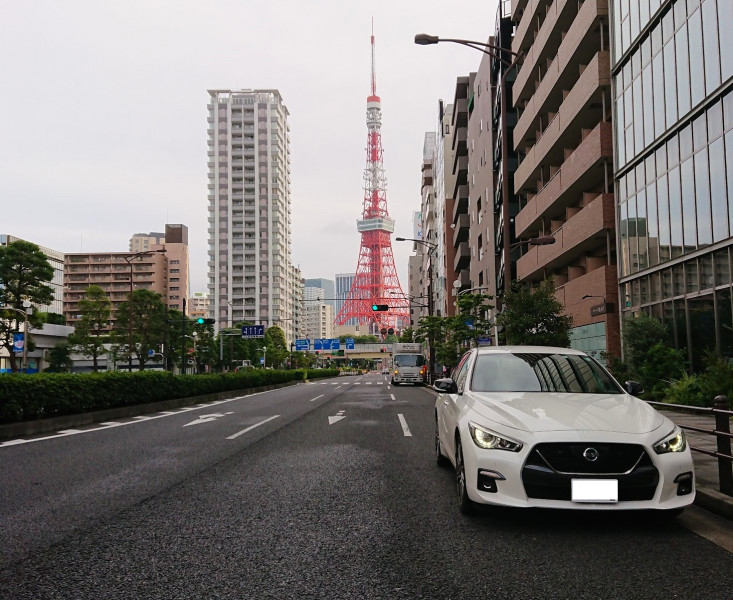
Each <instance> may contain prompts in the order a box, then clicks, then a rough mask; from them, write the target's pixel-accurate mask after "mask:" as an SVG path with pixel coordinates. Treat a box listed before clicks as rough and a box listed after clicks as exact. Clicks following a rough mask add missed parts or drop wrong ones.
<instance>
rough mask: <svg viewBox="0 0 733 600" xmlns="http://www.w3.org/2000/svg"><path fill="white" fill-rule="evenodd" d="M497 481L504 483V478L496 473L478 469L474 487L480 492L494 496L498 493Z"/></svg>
mask: <svg viewBox="0 0 733 600" xmlns="http://www.w3.org/2000/svg"><path fill="white" fill-rule="evenodd" d="M497 480H500V481H504V480H506V477H504V476H503V475H502V474H501V473H498V472H497V471H488V470H486V469H479V470H478V477H477V478H476V487H477V488H478V489H479V491H481V492H489V493H491V494H495V493H496V492H497V491H498V488H497V487H496V482H497Z"/></svg>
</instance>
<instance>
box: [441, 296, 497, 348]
mask: <svg viewBox="0 0 733 600" xmlns="http://www.w3.org/2000/svg"><path fill="white" fill-rule="evenodd" d="M492 299H493V296H490V295H488V294H461V295H460V296H458V299H457V301H456V303H457V305H458V314H457V315H456V316H455V317H451V318H450V320H449V328H450V330H451V332H452V337H453V340H454V341H456V342H457V343H459V344H461V345H463V344H464V343H465V342H472V343H475V345H476V346H478V340H479V338H481V337H488V336H490V335H491V328H492V326H493V324H492V323H491V320H490V318H489V316H490V312H491V310H492V309H493V308H494V305H493V304H487V303H486V302H487V301H488V300H492Z"/></svg>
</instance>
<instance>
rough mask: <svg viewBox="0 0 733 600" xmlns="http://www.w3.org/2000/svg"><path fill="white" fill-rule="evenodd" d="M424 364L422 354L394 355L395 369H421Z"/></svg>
mask: <svg viewBox="0 0 733 600" xmlns="http://www.w3.org/2000/svg"><path fill="white" fill-rule="evenodd" d="M424 364H425V357H424V356H423V355H422V354H396V355H395V357H394V365H395V367H422V366H423V365H424Z"/></svg>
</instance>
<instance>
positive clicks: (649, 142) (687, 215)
mask: <svg viewBox="0 0 733 600" xmlns="http://www.w3.org/2000/svg"><path fill="white" fill-rule="evenodd" d="M612 16H613V18H612V19H611V22H612V24H613V25H612V37H613V49H612V55H613V59H612V63H613V65H612V75H613V95H614V111H615V112H614V115H615V119H614V122H615V124H614V127H615V129H614V131H615V159H616V160H615V165H616V172H615V179H616V192H617V202H618V206H617V222H618V232H619V235H618V262H619V285H620V303H619V304H620V307H621V309H622V311H623V314H624V315H630V314H632V313H633V314H638V313H639V312H642V311H643V312H647V313H649V314H651V315H653V316H655V317H657V318H659V319H661V320H662V321H664V322H665V323H668V324H669V325H670V326H671V329H672V331H673V334H674V342H675V345H676V347H678V348H681V349H685V350H686V351H687V353H688V356H689V359H690V361H691V363H692V364H693V366H694V367H697V368H699V367H700V360H701V358H702V356H703V351H704V349H706V348H707V349H711V350H717V351H718V352H719V353H720V354H722V355H723V356H728V357H733V327H732V326H733V318H732V315H733V305H732V303H731V282H732V281H733V279H732V277H731V259H732V258H733V257H731V250H732V247H733V28H732V27H733V0H703V1H700V0H675V1H667V2H663V1H661V0H640V1H636V0H620V1H619V0H615V1H614V2H613V3H612ZM693 349H694V352H693Z"/></svg>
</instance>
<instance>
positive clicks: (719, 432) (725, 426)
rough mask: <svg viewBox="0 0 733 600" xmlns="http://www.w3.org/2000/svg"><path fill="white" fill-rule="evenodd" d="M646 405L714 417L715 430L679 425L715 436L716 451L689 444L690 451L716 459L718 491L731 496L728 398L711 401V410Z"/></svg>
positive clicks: (732, 470) (732, 458)
mask: <svg viewBox="0 0 733 600" xmlns="http://www.w3.org/2000/svg"><path fill="white" fill-rule="evenodd" d="M647 404H651V405H652V406H659V407H663V408H667V409H674V410H678V409H679V410H686V411H691V412H694V413H698V414H709V415H713V416H714V417H715V429H704V428H702V427H695V426H693V425H681V424H680V425H679V426H680V427H681V428H682V429H687V430H689V431H696V432H698V433H705V434H708V435H713V436H715V438H716V440H717V446H718V448H717V451H715V452H712V451H710V450H706V449H705V448H698V447H695V446H693V445H692V444H690V450H693V451H695V452H700V453H702V454H707V455H708V456H712V457H714V458H717V459H718V478H719V483H720V491H721V492H722V493H723V494H727V495H729V496H733V455H732V454H731V439H733V434H731V432H730V419H731V417H732V416H733V410H730V408H729V406H730V404H729V402H728V398H727V397H726V396H716V397H715V400H714V401H713V406H712V408H703V407H700V406H686V405H682V404H668V403H665V402H651V401H650V400H647Z"/></svg>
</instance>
